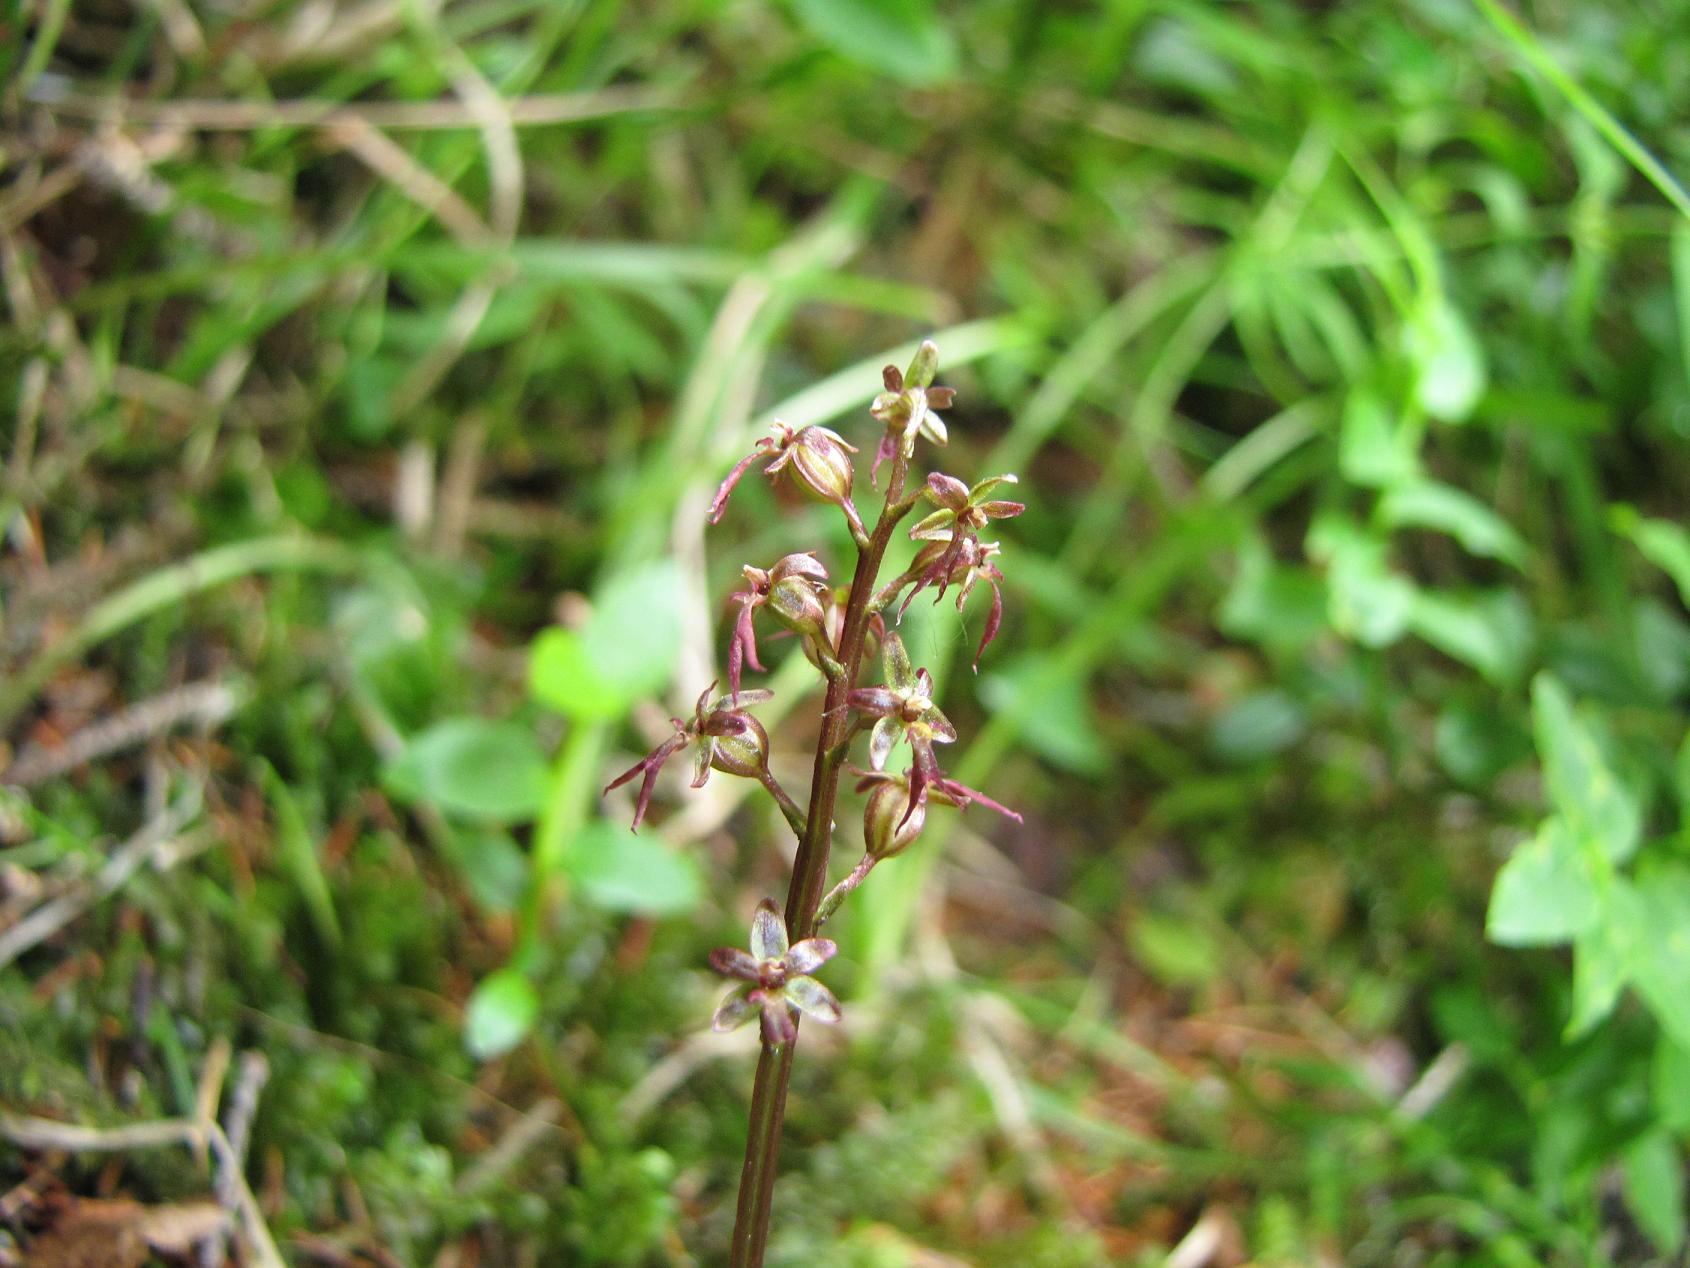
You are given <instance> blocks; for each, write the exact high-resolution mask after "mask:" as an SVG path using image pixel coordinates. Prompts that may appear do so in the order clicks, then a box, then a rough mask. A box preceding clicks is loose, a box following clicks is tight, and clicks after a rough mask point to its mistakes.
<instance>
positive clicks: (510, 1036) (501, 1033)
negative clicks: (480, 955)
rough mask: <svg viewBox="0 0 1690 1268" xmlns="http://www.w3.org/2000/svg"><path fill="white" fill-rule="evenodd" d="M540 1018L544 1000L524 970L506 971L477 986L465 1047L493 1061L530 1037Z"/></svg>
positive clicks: (472, 996) (468, 1015) (467, 1020)
mask: <svg viewBox="0 0 1690 1268" xmlns="http://www.w3.org/2000/svg"><path fill="white" fill-rule="evenodd" d="M539 1015H540V996H539V994H538V993H537V992H536V991H535V990H534V984H533V983H532V982H530V981H529V980H528V978H527V977H526V976H524V975H523V973H522V971H521V970H520V969H514V968H503V969H500V970H498V971H497V972H495V973H492V974H489V975H488V976H487V977H484V978H482V979H481V981H480V982H479V983H477V985H476V988H475V990H474V991H472V992H471V993H470V997H469V1007H468V1008H466V1009H465V1010H464V1044H465V1046H467V1047H468V1048H469V1050H470V1053H471V1055H473V1056H475V1057H476V1058H478V1059H479V1060H482V1061H489V1060H491V1059H492V1058H494V1057H499V1056H503V1055H504V1054H505V1053H507V1052H509V1051H510V1050H511V1049H512V1048H514V1047H516V1045H517V1044H519V1043H521V1042H522V1041H523V1040H524V1039H526V1038H527V1037H528V1032H529V1031H531V1030H532V1029H534V1021H535V1018H537V1017H538V1016H539Z"/></svg>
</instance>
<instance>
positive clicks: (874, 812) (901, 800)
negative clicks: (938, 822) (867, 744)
mask: <svg viewBox="0 0 1690 1268" xmlns="http://www.w3.org/2000/svg"><path fill="white" fill-rule="evenodd" d="M853 769H855V768H853ZM857 773H858V774H860V775H861V776H862V778H861V779H860V780H858V781H857V791H858V792H866V793H868V795H869V796H868V805H867V807H865V809H864V811H863V839H864V841H866V842H867V844H868V850H869V853H870V854H872V855H874V856H875V857H876V858H877V859H879V858H890V857H891V856H892V855H894V854H897V853H900V852H901V851H903V850H904V849H906V848H908V846H909V845H910V843H911V842H912V841H914V840H915V839H916V837H918V836H920V835H921V829H922V827H923V825H924V824H925V823H926V819H927V803H928V801H929V800H934V801H941V802H943V803H944V804H945V805H947V806H955V807H956V808H957V809H958V810H961V809H962V808H963V807H964V806H969V805H972V804H974V803H975V802H979V803H980V804H981V805H982V806H985V807H986V809H988V810H995V811H997V812H998V813H999V814H1000V815H1003V816H1004V817H1005V818H1006V819H1013V820H1015V822H1017V823H1020V822H1021V816H1020V815H1019V814H1017V813H1016V812H1015V811H1013V810H1011V809H1010V808H1009V807H1008V806H1005V805H1002V804H1000V803H999V802H996V801H993V800H992V799H991V798H990V797H988V796H986V794H985V793H983V792H981V791H980V790H979V789H978V788H970V787H969V786H968V785H967V784H964V783H960V782H959V781H957V780H954V779H951V778H950V777H948V776H946V775H944V774H938V775H935V776H930V777H929V778H926V779H922V778H921V773H920V768H919V767H913V766H912V767H910V768H909V769H908V770H906V771H905V772H904V773H903V774H902V775H894V774H892V773H891V772H890V771H858V772H857ZM900 807H902V808H903V814H902V815H901V816H900V817H898V818H894V817H893V816H894V815H897V814H898V810H899V808H900Z"/></svg>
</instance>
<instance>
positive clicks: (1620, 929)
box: [1567, 877, 1639, 1039]
mask: <svg viewBox="0 0 1690 1268" xmlns="http://www.w3.org/2000/svg"><path fill="white" fill-rule="evenodd" d="M1597 908H1598V910H1597V917H1596V919H1595V920H1593V921H1592V922H1591V923H1590V924H1589V925H1588V926H1586V927H1585V928H1584V929H1583V930H1581V931H1580V933H1579V934H1578V936H1577V937H1576V938H1575V939H1574V940H1573V1003H1572V1012H1571V1015H1570V1016H1569V1017H1568V1019H1567V1038H1568V1039H1577V1038H1578V1037H1579V1036H1581V1035H1584V1034H1587V1033H1588V1032H1589V1031H1590V1030H1591V1029H1592V1028H1593V1027H1594V1026H1595V1025H1596V1024H1597V1023H1598V1022H1600V1021H1601V1020H1602V1019H1603V1018H1605V1017H1607V1015H1608V1014H1609V1013H1611V1012H1613V1011H1614V1005H1615V1004H1616V1003H1618V1002H1619V998H1620V992H1621V991H1622V990H1624V989H1625V987H1626V984H1627V983H1628V982H1629V981H1630V980H1631V974H1632V969H1633V966H1634V965H1635V963H1636V958H1637V949H1636V943H1637V921H1638V919H1639V911H1638V901H1637V895H1636V893H1635V892H1634V891H1633V890H1632V888H1631V886H1630V884H1628V883H1627V882H1626V881H1625V879H1624V878H1623V877H1615V878H1614V879H1613V880H1612V881H1611V882H1610V883H1609V886H1608V890H1607V893H1606V894H1605V895H1603V896H1602V897H1601V898H1599V899H1598V902H1597Z"/></svg>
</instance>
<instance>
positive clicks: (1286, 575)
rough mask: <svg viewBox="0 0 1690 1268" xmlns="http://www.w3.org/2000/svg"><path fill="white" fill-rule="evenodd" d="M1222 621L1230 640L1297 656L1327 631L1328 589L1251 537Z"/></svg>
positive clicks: (1242, 553) (1240, 559)
mask: <svg viewBox="0 0 1690 1268" xmlns="http://www.w3.org/2000/svg"><path fill="white" fill-rule="evenodd" d="M1218 619H1219V624H1220V628H1221V630H1222V631H1223V632H1224V633H1225V634H1226V635H1227V636H1228V637H1230V638H1239V639H1249V640H1250V641H1252V642H1256V643H1260V644H1262V645H1263V646H1264V647H1270V648H1277V649H1281V650H1284V651H1288V652H1289V651H1298V650H1300V649H1302V648H1305V647H1307V646H1308V645H1309V644H1310V643H1312V642H1314V640H1315V639H1316V638H1318V637H1319V636H1320V633H1321V631H1323V630H1324V629H1325V628H1326V583H1325V582H1324V581H1322V580H1321V579H1320V578H1319V577H1318V576H1315V575H1314V574H1313V573H1311V572H1309V571H1308V570H1307V569H1304V568H1291V567H1287V566H1285V565H1283V564H1280V563H1278V562H1276V561H1275V560H1274V558H1273V556H1272V555H1270V554H1269V553H1268V548H1267V545H1266V544H1265V543H1264V542H1263V541H1262V540H1261V538H1260V537H1257V536H1253V535H1252V536H1250V537H1247V538H1245V540H1244V541H1243V542H1242V543H1240V545H1239V548H1238V571H1237V572H1236V573H1235V574H1234V576H1233V581H1232V586H1231V588H1230V589H1229V590H1228V591H1227V593H1226V598H1225V600H1223V601H1222V603H1221V609H1220V613H1219V618H1218Z"/></svg>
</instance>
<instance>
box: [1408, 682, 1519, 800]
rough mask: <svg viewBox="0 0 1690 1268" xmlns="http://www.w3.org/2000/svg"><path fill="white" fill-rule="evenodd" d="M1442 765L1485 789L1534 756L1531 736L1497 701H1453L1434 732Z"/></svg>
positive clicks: (1457, 778) (1460, 780) (1472, 785)
mask: <svg viewBox="0 0 1690 1268" xmlns="http://www.w3.org/2000/svg"><path fill="white" fill-rule="evenodd" d="M1432 745H1433V751H1434V752H1435V753H1436V754H1437V758H1438V765H1440V766H1442V767H1443V769H1444V772H1445V773H1446V774H1448V775H1449V776H1450V777H1451V778H1452V779H1454V780H1455V781H1456V782H1457V783H1461V784H1465V785H1467V786H1468V787H1470V788H1482V787H1484V786H1485V785H1486V784H1488V783H1489V782H1490V781H1491V780H1493V779H1495V778H1496V777H1497V776H1498V775H1500V774H1501V773H1502V772H1503V771H1505V770H1507V769H1508V768H1509V767H1510V766H1513V765H1514V764H1515V763H1517V762H1522V761H1524V760H1525V759H1526V758H1527V757H1529V756H1531V752H1532V741H1531V736H1529V735H1527V734H1526V731H1525V729H1524V728H1523V727H1521V726H1520V725H1518V724H1517V723H1516V722H1515V720H1514V716H1513V714H1512V713H1511V712H1510V711H1508V710H1505V709H1501V708H1499V707H1498V706H1497V704H1496V703H1495V702H1494V701H1489V700H1486V701H1479V700H1453V701H1451V702H1450V703H1448V704H1446V705H1445V706H1444V707H1443V710H1442V711H1441V712H1440V713H1439V714H1438V721H1437V724H1436V726H1435V727H1434V728H1433V732H1432Z"/></svg>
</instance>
